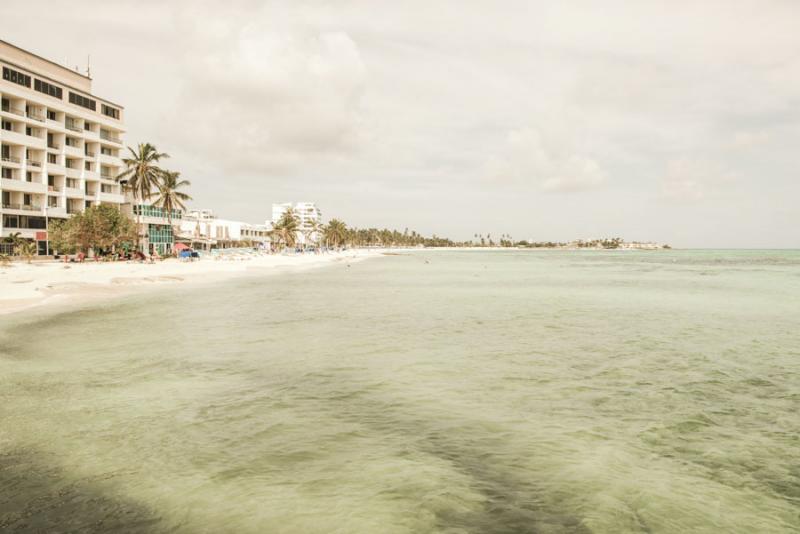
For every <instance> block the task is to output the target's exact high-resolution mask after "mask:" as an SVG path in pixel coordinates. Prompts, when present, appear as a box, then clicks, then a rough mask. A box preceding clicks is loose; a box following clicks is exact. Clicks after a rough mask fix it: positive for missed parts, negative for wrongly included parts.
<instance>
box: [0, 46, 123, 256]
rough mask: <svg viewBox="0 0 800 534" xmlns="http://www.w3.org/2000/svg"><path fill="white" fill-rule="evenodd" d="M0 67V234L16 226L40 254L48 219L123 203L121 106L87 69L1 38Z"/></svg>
mask: <svg viewBox="0 0 800 534" xmlns="http://www.w3.org/2000/svg"><path fill="white" fill-rule="evenodd" d="M0 68H2V79H0V97H1V98H2V107H0V119H1V120H2V124H1V125H2V128H0V193H1V194H2V204H0V215H1V216H2V217H0V236H2V237H6V236H8V235H10V234H13V233H17V232H18V233H19V234H20V236H21V237H23V238H27V239H32V240H35V241H37V243H38V247H39V253H40V254H44V253H46V239H47V225H48V221H49V219H59V218H66V217H68V216H69V215H70V214H72V213H77V212H79V211H82V210H83V209H85V208H86V207H88V206H91V205H98V204H110V205H116V206H120V205H122V204H123V203H124V201H125V200H124V197H123V195H122V191H121V190H120V185H119V184H118V183H117V182H116V181H115V179H114V178H115V177H116V176H117V175H118V174H119V172H120V170H121V167H122V161H121V160H120V151H121V150H122V149H123V148H124V145H123V141H122V135H123V134H124V132H125V127H124V123H123V119H124V110H123V108H122V106H120V105H118V104H115V103H113V102H110V101H108V100H105V99H103V98H100V97H98V96H96V95H94V94H92V79H91V78H89V77H88V76H85V75H83V74H81V73H79V72H76V71H73V70H71V69H68V68H66V67H63V66H61V65H58V64H57V63H53V62H51V61H48V60H47V59H44V58H41V57H39V56H37V55H34V54H32V53H30V52H27V51H25V50H22V49H20V48H17V47H16V46H13V45H11V44H8V43H6V42H3V41H0ZM0 252H5V251H0Z"/></svg>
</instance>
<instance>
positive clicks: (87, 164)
mask: <svg viewBox="0 0 800 534" xmlns="http://www.w3.org/2000/svg"><path fill="white" fill-rule="evenodd" d="M83 168H84V169H86V170H87V171H91V170H92V163H91V162H89V161H84V162H83Z"/></svg>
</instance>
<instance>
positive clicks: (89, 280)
mask: <svg viewBox="0 0 800 534" xmlns="http://www.w3.org/2000/svg"><path fill="white" fill-rule="evenodd" d="M385 250H386V249H377V250H376V249H355V250H348V251H344V252H329V253H325V254H319V255H315V254H304V255H282V254H270V255H267V254H265V255H263V256H256V257H253V258H248V259H244V260H240V261H237V260H213V259H201V260H199V261H193V262H185V263H184V262H180V261H178V260H176V259H168V260H164V261H162V262H159V263H154V264H146V263H122V262H118V263H93V262H86V263H62V262H57V261H49V262H42V263H39V262H33V263H31V264H27V263H19V262H14V263H13V264H11V266H9V267H0V316H8V315H11V314H16V313H21V312H28V311H32V310H35V309H50V308H53V307H57V306H59V305H70V304H75V305H80V304H85V303H89V302H95V301H98V300H104V299H114V298H120V297H124V296H127V295H131V294H138V293H142V292H145V291H147V290H150V289H156V288H159V287H161V286H163V285H164V284H169V285H171V286H176V285H177V284H180V283H186V284H192V285H197V286H202V285H206V284H211V283H214V282H221V281H225V280H230V279H233V278H237V277H241V276H248V275H273V274H275V275H277V274H296V273H300V272H303V271H306V270H309V269H315V268H319V267H324V266H328V265H335V264H337V263H339V262H343V261H347V262H357V261H362V260H365V259H368V258H376V257H380V256H382V255H384V252H385Z"/></svg>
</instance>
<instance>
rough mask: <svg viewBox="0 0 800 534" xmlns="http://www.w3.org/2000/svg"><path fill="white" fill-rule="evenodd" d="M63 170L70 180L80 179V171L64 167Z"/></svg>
mask: <svg viewBox="0 0 800 534" xmlns="http://www.w3.org/2000/svg"><path fill="white" fill-rule="evenodd" d="M64 170H65V171H66V174H67V176H69V177H70V178H80V177H81V170H80V169H75V168H72V167H65V168H64Z"/></svg>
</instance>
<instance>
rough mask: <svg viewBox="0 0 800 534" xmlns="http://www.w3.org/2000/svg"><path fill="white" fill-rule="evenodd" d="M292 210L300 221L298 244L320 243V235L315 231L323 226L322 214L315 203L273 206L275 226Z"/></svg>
mask: <svg viewBox="0 0 800 534" xmlns="http://www.w3.org/2000/svg"><path fill="white" fill-rule="evenodd" d="M289 208H292V209H293V210H294V212H295V214H296V215H297V217H298V218H299V219H300V228H299V230H298V231H297V242H298V243H299V244H300V245H306V244H311V243H316V242H318V241H319V237H320V236H319V233H318V232H316V231H315V228H317V226H318V225H320V224H322V212H320V211H319V208H317V205H316V203H314V202H295V203H292V202H283V203H278V204H273V205H272V221H267V224H268V225H269V223H270V222H271V223H272V225H273V226H274V225H275V224H277V223H278V221H280V219H281V217H282V216H283V214H284V213H286V210H288V209H289Z"/></svg>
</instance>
